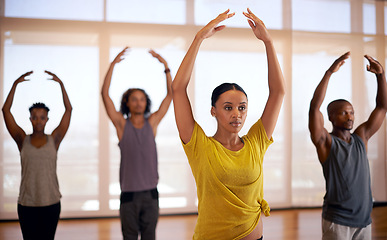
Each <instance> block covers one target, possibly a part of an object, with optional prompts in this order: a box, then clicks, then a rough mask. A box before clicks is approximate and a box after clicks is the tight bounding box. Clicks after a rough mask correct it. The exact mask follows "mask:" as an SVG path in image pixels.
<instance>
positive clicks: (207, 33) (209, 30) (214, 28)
mask: <svg viewBox="0 0 387 240" xmlns="http://www.w3.org/2000/svg"><path fill="white" fill-rule="evenodd" d="M229 12H230V9H227V10H226V11H224V12H223V13H221V14H219V15H218V16H217V17H216V18H215V19H213V20H212V21H210V22H209V23H208V24H207V25H206V26H205V27H203V28H202V29H201V30H200V31H199V32H198V34H197V37H199V38H201V39H205V38H209V37H211V36H212V35H214V34H215V33H216V32H219V31H221V30H223V29H224V28H225V27H226V26H225V25H220V26H218V25H219V23H221V22H223V21H224V20H226V19H229V18H231V17H233V16H234V15H235V13H229Z"/></svg>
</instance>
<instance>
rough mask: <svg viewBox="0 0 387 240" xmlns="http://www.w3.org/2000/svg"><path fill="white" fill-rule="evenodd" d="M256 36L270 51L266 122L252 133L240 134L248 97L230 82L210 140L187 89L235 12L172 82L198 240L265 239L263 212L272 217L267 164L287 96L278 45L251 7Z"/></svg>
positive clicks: (200, 36)
mask: <svg viewBox="0 0 387 240" xmlns="http://www.w3.org/2000/svg"><path fill="white" fill-rule="evenodd" d="M243 14H244V15H245V16H246V17H247V19H248V23H249V25H250V27H251V29H252V30H253V33H254V34H255V36H256V37H257V38H258V39H259V40H261V41H262V42H263V43H264V45H265V48H266V55H267V61H268V85H269V97H268V100H267V103H266V106H265V109H264V111H263V114H262V116H261V118H260V119H259V120H258V121H257V122H256V123H255V124H254V125H253V126H252V127H251V128H250V130H249V132H248V134H247V135H245V136H242V137H239V135H238V134H239V131H240V130H241V128H242V127H243V124H244V122H245V119H246V115H247V106H248V100H247V96H246V93H245V92H244V91H243V89H242V88H241V87H239V86H238V85H237V84H235V83H225V84H222V85H220V86H218V87H217V88H215V90H214V91H213V93H212V97H211V98H212V99H211V100H212V107H211V115H212V116H214V117H215V118H216V121H217V131H216V133H215V135H214V136H213V137H207V136H206V135H205V133H204V132H203V130H202V129H201V127H200V126H199V125H198V124H197V123H196V121H195V119H194V117H193V113H192V109H191V104H190V102H189V99H188V95H187V86H188V83H189V81H190V78H191V74H192V69H193V66H194V62H195V59H196V56H197V54H198V51H199V48H200V45H201V43H202V42H203V40H204V39H206V38H209V37H211V36H212V35H214V34H215V33H216V32H218V31H221V30H223V29H224V28H225V26H224V25H221V26H218V24H219V23H221V22H222V21H224V20H226V19H228V18H231V17H233V16H234V15H235V13H229V10H227V11H225V12H224V13H221V14H219V16H218V17H216V18H215V19H214V20H212V21H211V22H209V23H208V24H207V25H206V26H205V27H204V28H202V29H201V30H200V31H199V32H198V33H197V34H196V36H195V38H194V40H193V42H192V44H191V46H190V48H189V49H188V52H187V54H186V55H185V57H184V59H183V61H182V63H181V65H180V68H179V70H178V72H177V74H176V77H175V80H174V81H173V83H172V91H173V103H174V110H175V117H176V124H177V127H178V130H179V134H180V138H181V141H182V143H183V147H184V150H185V152H186V155H187V157H188V160H189V164H190V166H191V169H192V173H193V176H194V178H195V181H196V185H197V195H198V199H199V207H198V211H199V215H198V221H197V224H196V227H195V233H194V236H193V239H206V240H208V239H247V240H249V239H254V240H256V239H262V236H263V225H262V221H261V220H260V216H261V211H263V212H264V214H265V215H269V211H270V209H269V206H268V204H267V203H266V201H265V200H264V199H263V188H262V187H263V174H262V161H263V156H264V154H265V151H266V149H267V147H268V146H269V145H270V144H271V143H272V133H273V131H274V128H275V125H276V122H277V119H278V115H279V112H280V109H281V105H282V102H283V98H284V95H285V87H284V80H283V76H282V71H281V68H280V65H279V63H278V60H277V56H276V53H275V49H274V45H273V41H272V39H271V36H270V34H269V33H268V31H267V29H266V27H265V25H264V24H263V22H262V21H261V20H260V19H259V18H258V17H256V16H255V15H254V14H253V13H252V12H251V11H250V9H247V12H244V13H243Z"/></svg>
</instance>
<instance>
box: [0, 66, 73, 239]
mask: <svg viewBox="0 0 387 240" xmlns="http://www.w3.org/2000/svg"><path fill="white" fill-rule="evenodd" d="M45 72H46V73H47V74H48V75H50V76H51V77H52V78H51V79H49V80H52V81H55V82H57V83H59V85H60V88H61V90H62V97H63V103H64V106H65V112H64V114H63V116H62V120H61V121H60V123H59V125H58V127H57V128H55V130H54V131H53V132H52V133H51V134H50V135H48V134H46V133H45V127H46V123H47V121H48V112H49V108H48V107H47V106H46V105H45V104H44V103H35V104H33V105H32V106H31V107H30V109H29V111H30V121H31V124H32V134H31V135H27V134H26V133H25V131H24V130H23V129H22V128H21V127H20V126H19V125H18V124H17V123H16V121H15V119H14V117H13V115H12V113H11V106H12V103H13V99H14V96H15V91H16V87H17V85H18V84H19V83H22V82H25V81H28V80H27V79H26V77H28V76H29V75H31V74H32V73H33V72H32V71H30V72H27V73H25V74H23V75H21V76H20V77H19V78H18V79H17V80H16V81H15V82H14V83H13V85H12V88H11V91H10V92H9V94H8V97H7V99H6V101H5V103H4V105H3V109H2V110H3V115H4V121H5V125H6V127H7V130H8V132H9V133H10V135H11V136H12V138H13V139H14V140H15V142H16V144H17V147H18V149H19V151H20V156H21V184H20V192H19V198H18V207H17V211H18V216H19V222H20V227H21V230H22V234H23V238H24V239H26V240H28V239H39V240H52V239H54V237H55V232H56V228H57V225H58V221H59V215H60V211H61V204H60V198H61V193H60V191H59V183H58V178H57V172H56V171H57V152H58V149H59V145H60V143H61V142H62V140H63V138H64V136H65V134H66V132H67V130H68V128H69V125H70V119H71V112H72V106H71V103H70V100H69V98H68V96H67V93H66V90H65V87H64V85H63V83H62V81H61V80H60V79H59V78H58V77H57V76H56V75H55V74H53V73H51V72H49V71H45Z"/></svg>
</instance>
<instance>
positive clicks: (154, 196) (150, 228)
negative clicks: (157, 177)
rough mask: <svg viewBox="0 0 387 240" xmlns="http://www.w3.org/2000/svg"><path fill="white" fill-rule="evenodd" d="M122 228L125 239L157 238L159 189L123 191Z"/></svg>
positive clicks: (153, 239) (148, 239)
mask: <svg viewBox="0 0 387 240" xmlns="http://www.w3.org/2000/svg"><path fill="white" fill-rule="evenodd" d="M120 218H121V229H122V235H123V237H124V240H137V239H138V235H139V234H140V235H141V240H155V239H156V225H157V221H158V218H159V198H158V192H157V189H152V190H149V191H143V192H123V193H121V205H120Z"/></svg>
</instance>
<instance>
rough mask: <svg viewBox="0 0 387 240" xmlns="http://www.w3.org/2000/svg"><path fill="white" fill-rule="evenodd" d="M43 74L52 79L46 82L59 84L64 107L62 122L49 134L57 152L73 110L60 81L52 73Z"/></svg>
mask: <svg viewBox="0 0 387 240" xmlns="http://www.w3.org/2000/svg"><path fill="white" fill-rule="evenodd" d="M44 72H45V73H47V74H48V75H50V76H51V77H52V78H51V79H48V80H52V81H55V82H57V83H59V85H60V89H61V91H62V98H63V104H64V107H65V112H64V113H63V116H62V120H61V121H60V123H59V125H58V127H56V128H55V129H54V131H53V132H52V134H51V135H52V137H53V138H54V142H55V146H56V149H57V150H58V148H59V145H60V143H61V142H62V140H63V138H64V136H65V135H66V132H67V130H68V129H69V125H70V119H71V112H72V110H73V107H72V106H71V103H70V99H69V97H68V95H67V92H66V89H65V87H64V85H63V82H62V80H60V79H59V78H58V77H57V76H56V75H55V74H54V73H52V72H49V71H47V70H46V71H44Z"/></svg>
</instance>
